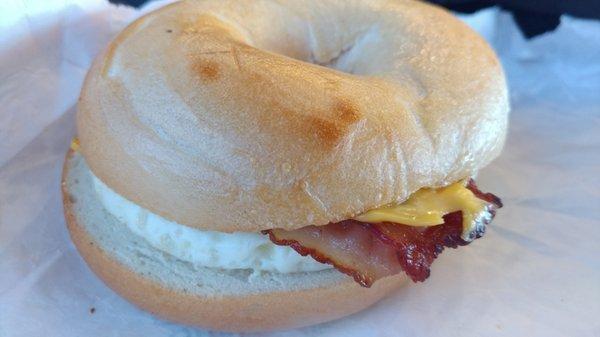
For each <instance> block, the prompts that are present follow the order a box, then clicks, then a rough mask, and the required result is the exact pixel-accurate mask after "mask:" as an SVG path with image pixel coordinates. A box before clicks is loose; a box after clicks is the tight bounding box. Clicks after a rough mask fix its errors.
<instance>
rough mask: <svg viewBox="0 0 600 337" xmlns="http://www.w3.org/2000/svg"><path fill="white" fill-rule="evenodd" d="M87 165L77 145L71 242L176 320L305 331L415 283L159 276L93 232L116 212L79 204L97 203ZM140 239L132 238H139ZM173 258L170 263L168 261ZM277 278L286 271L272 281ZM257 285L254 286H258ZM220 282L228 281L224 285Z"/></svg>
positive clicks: (107, 277) (134, 295)
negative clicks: (203, 283) (232, 282)
mask: <svg viewBox="0 0 600 337" xmlns="http://www.w3.org/2000/svg"><path fill="white" fill-rule="evenodd" d="M82 166H83V167H86V166H85V163H84V161H83V158H82V157H81V156H80V155H79V154H78V153H75V152H73V151H72V150H70V151H69V153H68V154H67V157H66V160H65V165H64V168H63V177H62V192H63V203H64V211H65V218H66V221H67V227H68V229H69V232H70V235H71V239H72V240H73V242H74V244H75V246H76V247H77V249H78V251H79V252H80V254H81V256H82V257H83V258H84V260H85V261H86V263H87V264H88V266H89V267H90V268H91V269H92V271H94V272H95V273H96V274H97V275H98V277H100V278H101V279H102V280H103V281H104V282H105V283H106V284H107V285H108V286H109V287H110V288H112V289H113V290H114V291H115V292H117V293H118V294H120V295H121V296H122V297H124V298H125V299H127V300H129V301H130V302H132V303H133V304H135V305H137V306H138V307H140V308H142V309H144V310H146V311H149V312H151V313H153V314H155V315H157V316H160V317H163V318H166V319H168V320H172V321H175V322H179V323H183V324H188V325H194V326H198V327H202V328H207V329H210V330H219V331H229V332H242V331H246V332H250V331H268V330H280V329H291V328H298V327H303V326H308V325H313V324H318V323H323V322H327V321H331V320H334V319H338V318H341V317H343V316H347V315H350V314H352V313H355V312H358V311H360V310H362V309H365V308H367V307H369V306H370V305H372V304H374V303H375V302H377V301H378V300H380V299H381V298H383V297H384V296H385V295H387V294H388V293H390V292H391V291H393V290H395V289H397V288H398V287H399V286H400V285H402V284H404V283H405V282H406V281H407V278H406V277H405V276H404V275H403V274H401V275H396V276H392V277H387V278H384V279H381V280H379V281H378V282H376V283H375V284H374V285H373V287H371V288H363V287H361V286H359V285H358V284H357V283H355V282H354V281H353V280H352V279H351V278H350V277H347V276H345V275H341V274H340V273H338V272H337V271H335V270H328V271H323V272H312V273H302V274H301V275H298V276H292V275H285V276H283V275H282V276H280V277H281V280H284V281H285V280H291V282H281V281H279V283H277V284H278V285H276V286H273V285H271V283H272V279H270V280H271V281H270V282H271V283H268V281H263V279H262V278H261V277H262V276H261V277H259V280H258V281H256V280H254V281H247V280H245V279H242V281H240V282H242V284H244V283H243V282H249V283H248V286H247V287H246V286H244V285H243V286H241V287H239V286H236V287H231V288H228V285H229V283H228V282H229V278H230V277H229V278H228V276H227V275H226V273H227V272H226V271H223V272H222V276H220V274H219V273H220V272H219V271H216V270H212V271H209V272H206V273H203V272H202V271H195V270H192V271H186V274H185V275H188V274H191V275H194V273H199V274H198V277H199V278H203V279H204V280H205V281H206V280H207V279H209V281H210V282H212V283H211V284H213V285H212V286H210V287H209V286H205V287H202V286H198V288H194V287H188V288H186V287H183V288H182V287H181V286H180V284H181V283H184V284H187V281H190V280H187V279H186V280H183V281H182V279H173V280H172V279H171V278H170V277H169V276H166V277H165V276H164V275H169V273H168V272H167V273H163V274H162V276H160V277H157V276H156V275H152V274H153V272H152V271H150V272H148V270H144V269H142V270H138V269H136V267H135V266H133V265H132V264H131V262H128V261H129V260H130V259H134V258H135V256H133V255H131V254H132V253H131V251H132V250H131V249H129V248H128V247H119V246H116V247H108V245H107V242H106V240H107V239H106V236H104V235H100V236H98V235H97V233H96V234H94V233H93V232H94V231H92V230H90V228H94V227H90V226H97V227H98V228H99V227H101V226H103V225H104V223H103V222H104V221H105V220H106V219H107V218H106V217H110V215H108V214H107V213H106V212H105V211H104V212H103V210H101V211H100V212H103V214H102V216H95V215H92V214H88V212H85V210H86V207H80V206H81V205H77V203H83V202H88V203H89V202H90V200H91V201H93V200H94V199H93V198H92V199H90V197H89V196H86V195H83V194H89V195H93V193H92V191H93V189H92V187H91V184H89V178H88V179H86V178H85V176H83V174H85V170H84V169H83V168H82ZM88 175H89V174H88ZM85 184H88V185H89V186H86V185H85ZM76 185H80V186H76ZM81 191H90V192H89V193H87V192H86V193H82V192H81ZM87 206H90V205H87ZM94 207H96V208H100V207H101V206H95V205H94ZM90 213H91V212H90ZM118 229H119V231H118V233H117V234H115V233H113V234H112V235H121V234H122V232H123V231H125V230H126V228H125V227H123V231H121V229H120V228H118ZM101 230H105V229H101ZM113 232H115V231H113ZM127 234H128V233H125V235H127ZM129 234H131V233H129ZM109 236H110V235H109ZM121 236H122V235H121ZM128 240H129V238H128ZM133 240H134V241H132V242H134V243H136V244H137V243H139V242H136V241H135V239H133ZM128 254H129V255H128ZM144 254H146V255H148V254H149V255H151V256H152V259H154V260H160V261H162V262H156V263H164V261H163V260H162V259H165V257H164V256H163V255H164V254H162V253H161V252H160V251H158V250H155V251H149V250H145V251H144ZM130 255H131V256H130ZM155 255H156V256H155ZM161 256H162V257H161ZM166 261H169V260H168V258H167V259H166ZM173 263H174V264H175V263H178V264H181V263H180V262H173ZM163 267H165V266H163ZM140 268H141V267H140ZM165 268H166V267H165ZM181 268H185V267H181ZM190 268H191V267H190ZM188 269H189V268H188ZM157 274H160V273H157ZM338 274H339V275H338ZM186 277H187V278H188V279H190V278H192V280H191V282H195V283H194V284H197V283H198V282H197V280H195V279H193V277H189V276H186ZM277 277H279V276H273V277H272V278H277ZM182 278H185V277H182ZM221 278H223V279H222V280H221ZM251 282H254V284H250V283H251ZM256 283H258V285H256ZM214 284H217V285H220V284H223V286H221V287H220V288H219V287H218V286H214Z"/></svg>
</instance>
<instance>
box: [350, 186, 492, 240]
mask: <svg viewBox="0 0 600 337" xmlns="http://www.w3.org/2000/svg"><path fill="white" fill-rule="evenodd" d="M465 185H466V181H460V182H457V183H454V184H452V185H449V186H446V187H442V188H437V189H432V188H423V189H420V190H418V191H417V192H415V193H413V194H412V195H411V196H410V197H409V198H408V200H406V201H405V202H403V203H401V204H399V205H389V206H384V207H381V208H376V209H372V210H370V211H367V212H365V213H363V214H361V215H359V216H357V217H355V219H356V220H358V221H362V222H370V223H378V222H394V223H399V224H403V225H409V226H422V227H426V226H436V225H441V224H443V223H444V219H443V216H444V215H446V214H449V213H452V212H456V211H462V216H463V232H462V238H463V239H464V240H467V241H471V240H472V239H471V238H470V234H471V232H472V231H473V230H474V229H475V228H476V227H477V225H479V224H481V222H482V221H483V220H484V219H485V218H486V217H489V216H490V215H489V212H488V206H489V204H488V203H487V202H486V201H484V200H481V199H479V198H477V197H476V196H475V195H474V194H473V192H471V191H470V190H469V189H468V188H466V186H465Z"/></svg>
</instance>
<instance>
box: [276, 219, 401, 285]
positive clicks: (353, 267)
mask: <svg viewBox="0 0 600 337" xmlns="http://www.w3.org/2000/svg"><path fill="white" fill-rule="evenodd" d="M265 233H266V234H269V238H270V239H271V241H273V242H274V243H275V244H278V245H282V246H290V247H292V248H293V249H294V250H296V251H297V252H298V253H300V255H302V256H306V255H310V256H312V257H313V258H314V259H315V260H317V261H319V262H321V263H327V264H331V265H333V266H334V267H335V268H337V269H338V270H339V271H341V272H343V273H345V274H347V275H350V276H352V277H353V278H354V280H355V281H356V282H358V283H360V284H361V285H362V286H364V287H370V286H371V284H373V282H375V281H376V280H378V279H380V278H382V277H385V276H389V275H393V274H397V273H399V272H400V271H402V266H401V265H400V263H399V261H398V258H397V254H396V250H395V249H394V247H393V246H390V245H387V244H385V243H384V242H383V241H382V239H381V236H380V235H377V233H376V232H374V231H372V230H371V228H370V225H369V224H366V223H362V222H360V221H356V220H345V221H342V222H338V223H331V224H328V225H326V226H318V227H317V226H307V227H303V228H300V229H296V230H293V231H286V230H283V229H270V230H267V231H265Z"/></svg>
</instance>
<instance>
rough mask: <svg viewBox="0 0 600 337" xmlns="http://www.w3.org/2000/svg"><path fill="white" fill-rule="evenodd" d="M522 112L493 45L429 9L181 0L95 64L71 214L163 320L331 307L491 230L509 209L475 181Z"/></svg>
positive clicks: (73, 157) (274, 317)
mask: <svg viewBox="0 0 600 337" xmlns="http://www.w3.org/2000/svg"><path fill="white" fill-rule="evenodd" d="M508 112H509V104H508V93H507V88H506V81H505V77H504V74H503V70H502V67H501V65H500V63H499V61H498V59H497V57H496V55H495V54H494V52H493V51H492V50H491V48H490V47H489V46H488V45H487V44H486V43H485V41H484V40H483V39H482V38H481V37H480V36H478V35H477V34H476V33H475V32H473V31H472V30H471V29H469V28H468V27H467V26H466V25H465V24H463V23H461V22H460V21H459V20H458V19H456V18H455V17H453V16H452V15H451V14H450V13H448V12H446V11H445V10H443V9H441V8H438V7H435V6H432V5H428V4H425V3H422V2H418V1H410V0H326V1H314V0H311V1H309V0H256V1H241V0H237V1H234V0H198V1H182V2H177V3H174V4H171V5H168V6H165V7H163V8H161V9H158V10H156V11H154V12H151V13H149V14H147V15H145V16H143V17H141V18H139V19H138V20H136V21H134V22H133V23H132V24H130V25H129V26H128V27H127V28H125V30H123V31H122V32H121V33H120V34H119V35H118V36H117V37H116V38H115V39H114V40H113V41H112V42H111V43H110V45H109V46H108V47H107V48H106V49H105V50H104V51H103V52H102V53H101V54H100V55H98V57H97V58H96V59H95V61H94V63H93V65H92V67H91V69H90V70H89V72H88V74H87V77H86V79H85V82H84V85H83V88H82V92H81V96H80V100H79V102H78V111H77V138H76V139H74V141H73V142H72V144H71V149H70V150H69V151H68V153H67V156H66V160H65V163H64V169H63V177H62V191H63V202H64V208H65V217H66V220H67V226H68V229H69V232H70V234H71V238H72V240H73V242H74V244H75V246H76V247H77V249H78V251H79V252H80V254H81V255H82V256H83V258H84V260H85V261H86V262H87V264H88V265H89V266H90V268H91V269H92V270H93V271H94V272H95V273H96V274H97V275H98V276H99V277H100V278H101V279H102V280H103V281H104V282H105V283H106V284H107V285H108V286H109V287H111V288H112V289H113V290H115V291H116V292H117V293H119V294H120V295H121V296H123V297H124V298H126V299H127V300H129V301H130V302H132V303H134V304H135V305H137V306H139V307H140V308H142V309H145V310H147V311H149V312H151V313H154V314H156V315H158V316H160V317H163V318H166V319H169V320H173V321H176V322H181V323H185V324H190V325H196V326H200V327H203V328H207V329H211V330H221V331H264V330H275V329H288V328H295V327H301V326H307V325H312V324H317V323H321V322H326V321H330V320H333V319H337V318H340V317H343V316H346V315H349V314H352V313H354V312H357V311H360V310H362V309H364V308H366V307H368V306H370V305H371V304H373V303H375V302H376V301H378V300H379V299H381V298H383V297H384V296H386V295H387V294H389V293H390V292H392V291H394V290H395V289H397V288H398V287H400V286H401V285H403V284H407V283H411V282H421V281H424V280H425V279H427V277H428V276H429V275H430V270H431V265H432V263H433V262H434V259H435V258H436V257H437V256H438V255H439V254H440V253H441V252H442V251H443V250H444V248H446V247H451V248H457V247H459V246H465V245H467V244H468V243H470V242H472V241H473V240H475V239H477V238H479V237H480V236H482V235H483V233H484V232H485V228H486V226H487V225H488V224H489V223H490V221H491V220H492V218H493V216H494V214H495V212H496V210H497V209H498V208H499V207H501V206H502V203H501V202H500V199H499V198H497V197H496V196H494V195H493V194H490V193H484V192H482V191H480V190H479V189H478V187H477V186H476V185H475V182H474V180H473V177H475V176H476V174H477V172H478V171H479V170H480V169H481V168H483V167H484V166H486V165H487V164H488V163H489V162H490V161H492V160H493V159H494V158H495V157H497V156H498V155H499V153H500V151H501V149H502V147H503V144H504V140H505V137H506V130H507V120H508ZM461 249H467V248H461ZM469 249H470V248H469ZM464 263H465V264H468V263H469V261H464Z"/></svg>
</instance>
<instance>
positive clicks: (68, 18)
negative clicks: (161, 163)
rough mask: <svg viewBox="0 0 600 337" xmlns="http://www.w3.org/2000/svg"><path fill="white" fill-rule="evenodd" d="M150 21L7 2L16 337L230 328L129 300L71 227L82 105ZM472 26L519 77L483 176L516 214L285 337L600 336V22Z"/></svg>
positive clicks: (2, 113) (2, 98) (7, 319)
mask: <svg viewBox="0 0 600 337" xmlns="http://www.w3.org/2000/svg"><path fill="white" fill-rule="evenodd" d="M158 5H160V4H153V5H152V7H156V6H158ZM137 15H139V13H138V12H136V11H134V10H132V9H128V8H125V7H113V6H111V5H109V4H108V3H106V2H105V1H103V0H90V1H85V0H78V1H76V0H62V1H34V0H16V1H12V2H11V1H3V2H2V3H1V4H0V337H9V336H10V337H13V336H62V337H68V336H148V337H152V336H205V335H216V334H214V333H209V332H205V331H202V330H198V329H193V328H188V327H183V326H180V325H176V324H171V323H167V322H164V321H161V320H159V319H156V318H154V317H152V316H151V315H149V314H147V313H145V312H142V311H140V310H138V309H137V308H135V307H134V306H132V305H130V304H129V303H127V302H126V301H124V300H123V299H121V298H120V297H119V296H118V295H116V294H115V293H113V292H112V291H111V290H110V289H108V288H107V287H106V286H105V285H104V284H102V282H101V281H99V280H98V279H97V278H96V277H95V276H94V275H93V274H92V272H91V271H90V270H89V269H88V268H87V266H86V265H85V264H84V263H83V260H82V259H81V258H80V257H79V255H78V254H77V252H76V250H75V248H74V247H73V245H72V243H71V242H70V240H69V237H68V233H67V231H66V228H65V223H64V219H63V215H62V204H61V197H60V192H59V187H60V181H59V180H60V170H61V165H62V161H63V156H64V153H65V151H66V149H67V148H68V144H69V141H70V139H71V137H72V136H73V135H74V134H75V129H74V108H73V105H74V104H75V102H76V99H77V96H78V94H79V88H80V85H81V82H82V80H83V76H84V75H85V71H86V69H87V68H88V66H89V65H90V63H91V60H92V58H93V57H94V55H95V54H96V53H98V51H99V50H100V49H101V48H102V47H103V46H104V45H105V44H106V43H107V42H108V41H109V40H110V38H111V37H112V36H114V34H115V33H116V32H118V31H119V30H120V29H121V28H122V27H124V25H125V24H126V23H127V22H129V21H130V20H132V19H133V18H134V17H136V16H137ZM462 18H463V19H464V20H465V21H467V22H468V23H469V24H470V25H472V26H473V27H474V28H475V29H477V30H478V31H480V32H481V33H482V34H483V35H484V36H485V37H486V39H488V41H490V43H491V44H492V45H493V46H494V48H495V49H496V50H497V52H498V54H499V55H500V57H501V59H502V62H503V64H504V66H505V69H506V73H507V76H508V79H509V83H510V88H511V98H512V106H513V110H512V115H511V125H510V133H509V138H508V142H507V144H506V148H505V151H504V153H503V154H502V156H501V157H500V158H499V159H498V160H496V161H495V162H494V163H492V164H491V165H490V166H489V167H488V168H486V169H484V170H483V171H482V172H481V174H480V177H479V179H478V183H479V185H480V186H481V187H482V189H484V190H489V191H492V192H494V193H495V194H497V195H499V196H501V197H502V199H503V201H504V202H505V208H503V209H502V210H501V211H500V212H499V214H498V216H497V218H496V220H495V221H494V223H493V225H492V226H491V227H490V228H489V230H488V233H487V234H486V236H485V237H484V238H483V239H481V240H477V241H476V242H474V243H473V244H472V245H470V246H469V247H468V248H465V249H459V250H450V251H446V252H445V253H444V254H442V256H441V257H440V258H439V259H438V261H437V262H436V263H434V266H433V271H432V276H431V278H430V279H429V280H428V281H427V282H425V283H421V284H413V285H410V286H408V287H405V288H404V289H401V290H400V291H399V292H397V293H396V294H395V295H393V296H391V297H389V298H387V299H385V300H383V301H382V302H380V303H379V304H377V305H376V306H374V307H373V308H371V309H369V310H366V311H364V312H361V313H359V314H356V315H353V316H351V317H349V318H346V319H342V320H339V321H335V322H332V323H327V324H323V325H319V326H315V327H309V328H305V329H300V330H296V331H287V332H279V333H274V334H272V335H273V336H315V335H318V336H382V337H383V336H440V337H441V336H444V337H451V336H462V337H464V336H467V337H468V336H525V335H526V336H529V337H533V336H544V337H548V336H580V337H583V336H600V320H599V319H598V318H599V317H600V221H599V219H600V23H599V22H593V21H586V20H579V19H574V18H570V17H563V18H562V20H561V24H560V26H559V28H558V30H557V31H555V32H553V33H548V34H545V35H542V36H539V37H537V38H535V39H533V40H530V41H527V40H525V39H524V38H523V37H522V35H521V34H520V33H519V31H518V29H517V28H516V26H515V24H514V22H513V20H512V19H511V17H510V15H508V14H506V13H502V12H500V11H498V10H497V9H489V10H485V11H482V12H479V13H476V14H474V15H468V16H462ZM91 308H94V309H95V312H94V313H91V312H90V311H91Z"/></svg>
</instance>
